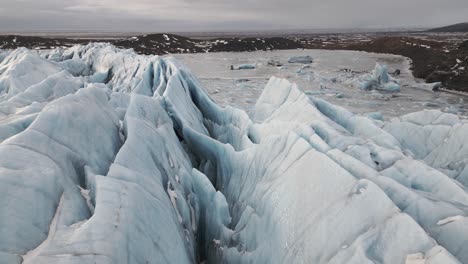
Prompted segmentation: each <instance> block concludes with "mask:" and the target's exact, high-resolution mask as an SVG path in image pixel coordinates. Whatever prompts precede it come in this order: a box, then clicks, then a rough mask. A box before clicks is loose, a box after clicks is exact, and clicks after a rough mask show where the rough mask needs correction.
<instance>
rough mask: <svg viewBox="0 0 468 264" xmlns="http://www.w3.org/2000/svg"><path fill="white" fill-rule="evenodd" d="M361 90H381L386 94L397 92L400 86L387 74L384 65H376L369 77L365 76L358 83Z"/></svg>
mask: <svg viewBox="0 0 468 264" xmlns="http://www.w3.org/2000/svg"><path fill="white" fill-rule="evenodd" d="M359 86H360V88H361V89H362V90H366V91H370V90H381V91H386V92H399V91H400V85H399V84H398V83H396V82H395V81H394V80H393V79H392V78H391V77H390V75H389V74H388V69H387V66H386V65H380V64H377V65H376V66H375V69H374V70H373V72H372V74H371V75H365V76H363V77H362V78H361V80H360V81H359Z"/></svg>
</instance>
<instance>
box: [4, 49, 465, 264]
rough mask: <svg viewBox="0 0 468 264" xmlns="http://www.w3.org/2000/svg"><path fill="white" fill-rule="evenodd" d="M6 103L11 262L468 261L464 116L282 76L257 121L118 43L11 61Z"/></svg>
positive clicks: (7, 253) (20, 53) (174, 69)
mask: <svg viewBox="0 0 468 264" xmlns="http://www.w3.org/2000/svg"><path fill="white" fill-rule="evenodd" d="M0 93H1V95H0V98H1V102H0V115H1V117H0V118H1V119H0V140H2V143H1V144H0V157H1V159H0V182H1V184H0V188H1V189H0V195H1V196H2V197H1V198H2V199H1V206H0V216H1V217H0V230H1V233H2V236H1V237H0V263H22V262H24V263H194V262H198V261H202V260H206V261H207V262H208V263H405V262H406V261H407V262H408V263H411V262H410V261H415V262H416V261H420V262H421V261H426V262H425V263H459V262H462V263H467V262H468V253H467V252H468V250H467V247H468V221H467V218H466V216H467V212H468V208H467V205H468V195H467V193H466V188H465V186H464V185H466V184H467V183H468V166H466V164H467V163H468V144H467V143H466V142H468V141H467V137H468V131H467V130H468V124H467V123H466V122H464V121H461V120H459V119H458V117H457V116H456V115H452V114H444V113H441V112H439V111H423V112H418V113H413V114H409V115H405V116H402V117H400V118H398V119H395V120H392V121H390V122H382V121H378V120H372V119H369V118H367V117H363V116H358V115H354V114H352V113H350V112H349V111H347V110H346V109H344V108H341V107H339V106H334V105H332V104H330V103H328V102H326V101H323V100H320V99H315V98H309V97H308V96H306V95H305V94H304V93H302V92H301V91H300V90H299V89H298V88H297V87H296V86H295V85H294V84H290V83H289V82H288V81H286V80H281V79H276V78H272V79H271V80H270V82H269V84H268V85H267V87H266V88H265V90H264V92H263V94H262V95H261V97H260V98H259V100H258V102H257V104H256V106H255V109H254V112H253V114H252V115H251V116H249V115H247V114H246V113H245V112H244V111H241V110H238V109H234V108H231V107H227V108H220V107H219V106H217V105H216V104H215V103H214V102H213V101H212V100H211V99H210V98H209V96H208V95H207V94H206V92H205V91H204V90H203V89H202V88H201V86H200V85H199V84H198V82H197V80H196V79H195V78H194V77H193V76H192V74H191V73H190V71H189V70H187V69H186V68H184V67H183V66H182V65H180V64H179V63H178V62H176V61H175V60H173V59H171V58H161V57H157V56H141V55H136V54H135V53H134V52H132V51H131V50H119V49H116V48H115V47H113V46H111V45H108V44H90V45H87V46H75V47H72V48H70V49H67V50H54V51H49V52H41V53H40V54H37V53H36V52H33V51H29V50H26V49H18V50H15V51H11V52H9V53H8V55H7V56H6V57H5V58H4V59H3V61H2V62H1V63H0ZM463 184H464V185H463ZM51 223H53V224H51ZM457 259H458V260H457ZM416 263H418V262H416Z"/></svg>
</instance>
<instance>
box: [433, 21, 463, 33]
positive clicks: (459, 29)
mask: <svg viewBox="0 0 468 264" xmlns="http://www.w3.org/2000/svg"><path fill="white" fill-rule="evenodd" d="M428 32H468V22H465V23H458V24H454V25H450V26H445V27H439V28H433V29H429V30H428Z"/></svg>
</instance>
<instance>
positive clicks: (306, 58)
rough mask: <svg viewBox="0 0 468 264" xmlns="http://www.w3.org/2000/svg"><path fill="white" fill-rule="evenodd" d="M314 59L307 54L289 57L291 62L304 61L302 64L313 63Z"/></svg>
mask: <svg viewBox="0 0 468 264" xmlns="http://www.w3.org/2000/svg"><path fill="white" fill-rule="evenodd" d="M313 61H314V60H313V59H312V57H311V56H309V55H307V56H295V57H290V58H289V59H288V62H289V63H302V64H310V63H312V62H313Z"/></svg>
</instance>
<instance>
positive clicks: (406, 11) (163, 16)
mask: <svg viewBox="0 0 468 264" xmlns="http://www.w3.org/2000/svg"><path fill="white" fill-rule="evenodd" d="M466 14H468V1H466V0H448V1H442V0H412V1H407V0H393V1H392V0H385V1H384V0H374V1H371V0H329V1H326V0H289V1H286V0H235V1H227V0H158V1H156V0H133V1H128V0H21V1H20V0H0V31H20V30H21V31H33V30H77V31H79V30H83V31H84V30H109V31H154V32H157V31H159V32H161V31H190V30H253V29H283V28H284V29H286V28H289V29H292V28H297V29H318V28H355V27H361V28H371V27H404V26H407V27H412V26H427V27H431V26H439V25H445V24H451V23H456V22H462V21H463V20H467V19H468V17H467V16H466Z"/></svg>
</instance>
